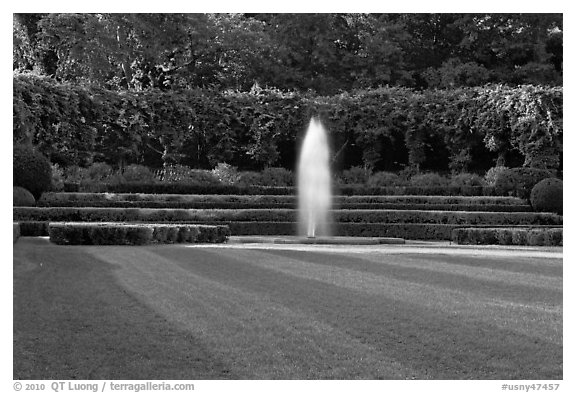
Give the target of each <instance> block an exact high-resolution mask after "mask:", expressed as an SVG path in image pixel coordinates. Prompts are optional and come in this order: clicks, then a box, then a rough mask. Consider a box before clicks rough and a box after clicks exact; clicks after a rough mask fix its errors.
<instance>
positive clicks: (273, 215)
mask: <svg viewBox="0 0 576 393" xmlns="http://www.w3.org/2000/svg"><path fill="white" fill-rule="evenodd" d="M13 211H14V220H16V221H83V222H97V221H143V222H221V221H271V222H296V221H297V214H298V212H297V211H295V210H292V209H276V210H262V209H214V210H198V209H188V210H185V209H136V208H135V209H123V208H76V207H52V208H51V207H43V208H40V207H15V208H13ZM332 215H333V218H334V221H336V222H356V223H388V224H391V223H402V224H408V223H430V224H458V225H561V224H562V217H561V216H558V215H556V214H553V213H525V212H464V211H454V212H449V211H419V210H335V211H333V212H332Z"/></svg>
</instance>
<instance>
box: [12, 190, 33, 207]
mask: <svg viewBox="0 0 576 393" xmlns="http://www.w3.org/2000/svg"><path fill="white" fill-rule="evenodd" d="M13 189H14V193H13V197H12V205H13V206H35V205H36V200H35V199H34V195H32V194H31V193H30V191H28V190H27V189H25V188H22V187H13Z"/></svg>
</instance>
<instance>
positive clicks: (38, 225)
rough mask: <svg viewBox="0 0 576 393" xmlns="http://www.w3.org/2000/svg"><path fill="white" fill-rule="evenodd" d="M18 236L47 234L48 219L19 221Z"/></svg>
mask: <svg viewBox="0 0 576 393" xmlns="http://www.w3.org/2000/svg"><path fill="white" fill-rule="evenodd" d="M19 224H20V236H30V237H36V236H48V224H49V221H20V222H19Z"/></svg>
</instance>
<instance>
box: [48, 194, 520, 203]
mask: <svg viewBox="0 0 576 393" xmlns="http://www.w3.org/2000/svg"><path fill="white" fill-rule="evenodd" d="M75 202H78V203H96V202H158V203H242V204H244V203H254V204H258V203H263V204H282V203H285V204H295V203H296V202H297V197H296V196H295V195H211V194H206V195H196V194H130V193H118V194H116V193H80V192H47V193H44V194H42V197H41V198H40V200H39V201H38V204H40V205H43V206H50V205H60V206H66V205H65V204H66V203H75ZM334 203H335V204H360V203H387V204H422V205H424V204H428V205H435V204H452V205H490V206H492V205H501V206H510V205H515V206H522V205H525V204H526V202H525V201H523V200H522V199H519V198H515V197H490V196H485V197H482V196H475V197H468V196H436V195H434V196H426V195H354V196H335V197H334Z"/></svg>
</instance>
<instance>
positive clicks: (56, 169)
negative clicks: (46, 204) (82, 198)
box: [52, 164, 66, 191]
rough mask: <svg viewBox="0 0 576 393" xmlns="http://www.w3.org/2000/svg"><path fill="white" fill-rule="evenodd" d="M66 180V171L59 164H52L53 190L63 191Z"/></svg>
mask: <svg viewBox="0 0 576 393" xmlns="http://www.w3.org/2000/svg"><path fill="white" fill-rule="evenodd" d="M65 179H66V178H65V176H64V169H62V168H61V167H60V165H58V164H52V190H54V191H63V190H64V181H65Z"/></svg>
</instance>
